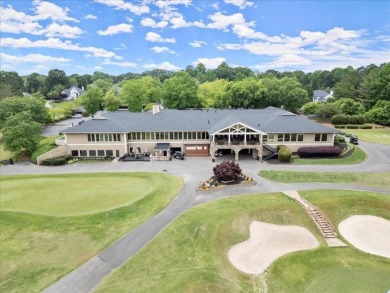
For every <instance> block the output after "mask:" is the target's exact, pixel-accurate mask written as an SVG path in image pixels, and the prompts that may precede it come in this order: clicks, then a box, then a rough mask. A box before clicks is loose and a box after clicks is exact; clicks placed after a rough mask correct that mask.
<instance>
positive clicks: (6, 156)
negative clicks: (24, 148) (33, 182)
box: [0, 133, 12, 161]
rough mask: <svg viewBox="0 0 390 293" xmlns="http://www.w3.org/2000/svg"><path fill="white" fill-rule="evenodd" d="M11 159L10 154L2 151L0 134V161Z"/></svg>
mask: <svg viewBox="0 0 390 293" xmlns="http://www.w3.org/2000/svg"><path fill="white" fill-rule="evenodd" d="M11 158H12V153H10V152H7V151H6V150H4V142H3V135H2V134H1V133H0V161H3V160H9V159H11Z"/></svg>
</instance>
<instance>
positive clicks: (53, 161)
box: [42, 156, 70, 166]
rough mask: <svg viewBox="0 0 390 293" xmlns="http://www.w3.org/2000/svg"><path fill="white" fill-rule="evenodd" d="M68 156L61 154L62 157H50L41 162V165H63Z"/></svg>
mask: <svg viewBox="0 0 390 293" xmlns="http://www.w3.org/2000/svg"><path fill="white" fill-rule="evenodd" d="M69 158H70V157H68V156H63V157H56V158H51V159H46V160H44V161H43V162H42V164H43V165H46V166H59V165H65V164H66V163H67V161H68V159H69Z"/></svg>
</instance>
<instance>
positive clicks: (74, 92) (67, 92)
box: [61, 86, 84, 101]
mask: <svg viewBox="0 0 390 293" xmlns="http://www.w3.org/2000/svg"><path fill="white" fill-rule="evenodd" d="M83 93H84V87H82V88H78V87H77V86H72V87H70V88H68V89H64V90H63V91H62V92H61V95H64V96H66V98H65V100H67V101H70V100H75V99H77V98H78V97H80V96H81V95H82V94H83Z"/></svg>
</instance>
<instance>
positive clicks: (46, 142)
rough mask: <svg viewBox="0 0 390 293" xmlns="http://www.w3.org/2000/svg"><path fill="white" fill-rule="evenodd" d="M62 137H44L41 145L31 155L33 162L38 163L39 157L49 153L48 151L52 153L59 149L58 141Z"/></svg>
mask: <svg viewBox="0 0 390 293" xmlns="http://www.w3.org/2000/svg"><path fill="white" fill-rule="evenodd" d="M59 137H60V135H56V136H52V137H47V138H45V137H42V139H41V141H40V142H39V145H38V147H37V149H36V150H35V151H34V152H33V153H32V154H31V158H30V160H31V162H33V163H35V164H36V163H37V157H39V156H40V155H43V154H44V153H47V152H48V151H51V150H53V149H55V148H57V147H58V145H56V139H57V138H59Z"/></svg>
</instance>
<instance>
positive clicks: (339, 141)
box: [334, 136, 345, 144]
mask: <svg viewBox="0 0 390 293" xmlns="http://www.w3.org/2000/svg"><path fill="white" fill-rule="evenodd" d="M334 142H335V143H337V144H340V143H343V142H345V138H344V137H343V136H337V137H335V138H334Z"/></svg>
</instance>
